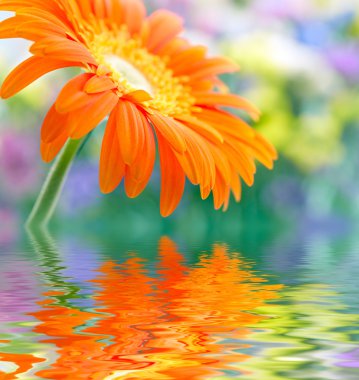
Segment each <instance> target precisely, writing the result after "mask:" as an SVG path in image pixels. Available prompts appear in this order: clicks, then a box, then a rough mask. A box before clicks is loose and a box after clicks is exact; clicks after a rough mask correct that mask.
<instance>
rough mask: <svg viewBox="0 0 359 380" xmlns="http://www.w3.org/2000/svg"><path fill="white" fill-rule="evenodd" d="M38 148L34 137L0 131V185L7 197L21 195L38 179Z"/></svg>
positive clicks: (33, 186)
mask: <svg viewBox="0 0 359 380" xmlns="http://www.w3.org/2000/svg"><path fill="white" fill-rule="evenodd" d="M37 150H38V148H37V146H36V142H35V139H34V138H33V137H32V136H30V135H28V134H24V133H20V132H12V131H5V132H3V133H0V177H1V184H0V186H1V187H2V188H3V190H4V191H5V192H6V194H7V197H10V198H11V197H15V198H16V197H19V196H23V195H25V194H27V193H29V192H31V191H32V190H34V188H35V187H36V185H37V182H38V180H39V170H38V169H39V163H38V152H37Z"/></svg>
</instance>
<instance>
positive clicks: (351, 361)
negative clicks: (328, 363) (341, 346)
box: [336, 348, 359, 368]
mask: <svg viewBox="0 0 359 380" xmlns="http://www.w3.org/2000/svg"><path fill="white" fill-rule="evenodd" d="M338 357H339V359H341V362H339V363H336V365H337V366H339V367H346V368H359V348H356V349H355V350H353V351H350V352H346V353H344V354H341V355H339V356H338Z"/></svg>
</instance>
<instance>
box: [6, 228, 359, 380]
mask: <svg viewBox="0 0 359 380" xmlns="http://www.w3.org/2000/svg"><path fill="white" fill-rule="evenodd" d="M242 248H244V250H245V251H246V253H244V252H242ZM251 249H255V250H256V252H253V251H252V252H248V247H247V246H246V247H241V243H236V244H233V243H227V242H226V241H215V242H210V243H206V244H205V245H204V246H202V245H199V244H195V243H190V242H188V241H186V240H184V239H171V238H170V237H168V236H162V237H160V238H157V239H149V240H148V241H146V242H142V243H138V242H137V243H129V244H126V242H123V244H119V245H118V247H116V244H115V243H114V242H109V241H105V242H100V243H98V242H97V243H96V244H89V243H84V242H81V241H76V240H74V239H70V240H66V239H55V238H53V237H52V236H50V235H49V234H47V233H45V234H41V235H36V236H35V235H30V236H28V237H27V239H26V240H25V242H23V243H21V244H20V245H17V246H15V247H14V246H13V247H10V246H7V247H5V246H4V247H2V248H1V249H0V255H1V256H0V262H1V266H0V305H1V306H0V379H3V380H5V379H6V380H7V379H25V380H35V379H69V380H77V379H95V380H97V379H98V380H102V379H106V380H112V379H159V380H161V379H184V378H187V379H217V380H219V379H238V378H243V379H259V380H262V379H265V380H271V379H283V380H290V379H307V380H316V379H345V380H350V379H353V380H354V379H358V378H359V344H358V338H359V336H358V331H359V330H358V325H359V319H358V317H359V310H358V306H359V305H358V301H357V290H358V284H359V280H358V278H359V260H358V259H356V256H357V255H356V248H355V246H346V247H342V250H343V252H342V254H341V255H340V256H338V255H336V248H335V247H333V246H331V245H330V244H329V245H328V244H324V243H323V242H321V241H308V242H303V243H301V244H297V243H296V244H294V243H288V242H287V243H286V244H283V243H282V244H278V243H276V241H275V240H274V241H272V243H271V244H270V245H268V244H264V243H263V242H258V244H257V246H255V245H254V246H252V248H251Z"/></svg>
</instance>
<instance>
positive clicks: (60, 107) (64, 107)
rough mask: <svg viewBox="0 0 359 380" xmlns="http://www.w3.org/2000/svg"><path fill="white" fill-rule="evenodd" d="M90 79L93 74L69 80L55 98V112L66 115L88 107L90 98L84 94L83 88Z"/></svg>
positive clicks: (81, 75)
mask: <svg viewBox="0 0 359 380" xmlns="http://www.w3.org/2000/svg"><path fill="white" fill-rule="evenodd" d="M92 77H93V74H90V73H84V74H80V75H78V76H77V77H75V78H73V79H71V80H70V81H69V82H68V83H67V84H66V85H65V86H64V87H63V89H62V90H61V92H60V94H59V96H58V97H57V100H56V109H57V111H58V112H61V113H66V112H70V111H74V110H76V109H78V108H82V107H85V106H86V105H88V104H89V103H90V102H91V96H90V95H88V94H86V93H85V92H84V87H85V85H86V83H87V82H88V80H90V79H91V78H92Z"/></svg>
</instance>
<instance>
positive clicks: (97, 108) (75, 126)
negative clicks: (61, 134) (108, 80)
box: [69, 91, 118, 139]
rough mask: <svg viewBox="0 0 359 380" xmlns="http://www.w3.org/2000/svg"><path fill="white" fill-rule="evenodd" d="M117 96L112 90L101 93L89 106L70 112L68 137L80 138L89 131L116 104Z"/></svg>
mask: <svg viewBox="0 0 359 380" xmlns="http://www.w3.org/2000/svg"><path fill="white" fill-rule="evenodd" d="M117 102H118V96H117V95H115V94H114V93H113V92H112V91H110V92H105V93H103V94H101V95H100V96H99V97H98V99H97V100H96V101H94V102H93V103H91V104H90V105H89V106H87V107H84V108H81V109H79V110H78V111H75V112H73V113H71V114H70V120H69V123H70V124H71V133H70V137H71V138H73V139H80V138H81V137H83V136H85V135H87V134H88V133H89V132H91V131H92V130H93V129H94V128H95V127H96V126H97V125H98V124H99V123H100V122H101V121H102V120H103V119H104V118H105V117H106V116H107V115H108V114H109V113H110V112H111V111H112V110H113V108H114V107H115V106H116V104H117Z"/></svg>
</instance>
